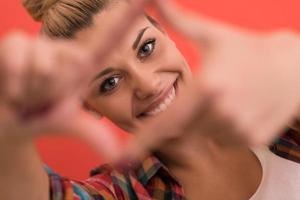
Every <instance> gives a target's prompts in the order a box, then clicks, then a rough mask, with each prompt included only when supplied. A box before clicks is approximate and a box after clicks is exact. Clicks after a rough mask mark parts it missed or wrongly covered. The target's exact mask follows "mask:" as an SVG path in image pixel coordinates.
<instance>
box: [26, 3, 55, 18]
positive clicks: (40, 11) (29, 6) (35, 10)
mask: <svg viewBox="0 0 300 200" xmlns="http://www.w3.org/2000/svg"><path fill="white" fill-rule="evenodd" d="M57 1H58V0H22V3H23V6H24V7H25V8H26V10H27V11H28V13H29V14H30V15H31V16H32V17H33V19H34V20H35V21H42V20H43V16H44V15H45V14H46V13H47V12H48V10H49V9H50V8H51V7H52V6H53V5H54V4H55V3H56V2H57Z"/></svg>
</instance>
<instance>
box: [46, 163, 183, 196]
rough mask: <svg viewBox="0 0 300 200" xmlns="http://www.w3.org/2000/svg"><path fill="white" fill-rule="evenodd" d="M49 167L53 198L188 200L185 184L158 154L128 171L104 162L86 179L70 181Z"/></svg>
mask: <svg viewBox="0 0 300 200" xmlns="http://www.w3.org/2000/svg"><path fill="white" fill-rule="evenodd" d="M46 169H47V171H48V174H49V177H50V193H51V194H50V199H51V200H135V199H136V200H138V199H139V200H153V199H154V200H162V199H169V200H184V199H185V198H184V195H183V189H182V187H181V186H180V185H179V183H178V182H177V181H176V179H175V178H174V177H173V176H172V175H171V174H170V173H169V171H168V170H167V168H166V167H165V166H164V165H163V164H162V163H161V162H160V161H159V160H158V159H157V158H156V157H149V158H148V159H146V160H145V161H144V162H143V163H142V164H140V166H139V167H138V168H137V170H135V171H129V172H128V173H120V172H118V171H117V170H115V169H113V168H112V167H111V166H110V165H103V166H101V167H98V168H96V169H95V170H93V171H92V172H91V177H90V178H88V179H87V180H85V181H72V180H68V179H66V178H63V177H60V176H59V175H58V174H56V173H54V172H52V171H51V170H50V169H49V168H47V167H46Z"/></svg>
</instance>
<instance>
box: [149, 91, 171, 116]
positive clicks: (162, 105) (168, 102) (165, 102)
mask: <svg viewBox="0 0 300 200" xmlns="http://www.w3.org/2000/svg"><path fill="white" fill-rule="evenodd" d="M174 99H175V88H174V87H173V88H172V89H171V91H170V93H169V95H168V96H167V97H166V98H165V99H164V100H163V102H162V103H160V104H159V105H158V106H157V107H156V108H154V109H152V110H151V111H149V112H147V113H146V115H150V116H154V115H157V114H159V113H161V112H163V111H165V110H166V109H167V108H168V107H169V106H170V105H171V104H172V103H173V101H174Z"/></svg>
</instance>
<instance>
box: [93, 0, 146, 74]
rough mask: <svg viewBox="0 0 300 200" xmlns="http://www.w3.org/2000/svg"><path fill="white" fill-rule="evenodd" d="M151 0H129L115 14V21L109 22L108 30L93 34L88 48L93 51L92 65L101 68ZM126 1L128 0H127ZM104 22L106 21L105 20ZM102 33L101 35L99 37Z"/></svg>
mask: <svg viewBox="0 0 300 200" xmlns="http://www.w3.org/2000/svg"><path fill="white" fill-rule="evenodd" d="M149 1H150V0H131V1H129V3H128V2H127V6H124V9H123V10H122V11H120V12H118V13H116V16H113V18H114V19H115V20H114V21H113V23H111V21H110V22H107V23H109V24H108V25H109V26H108V27H109V28H107V29H106V30H103V29H102V30H99V32H96V33H95V34H94V35H93V36H91V40H90V43H88V49H89V51H90V52H91V53H90V55H91V60H92V65H93V66H94V67H97V68H98V70H99V63H103V62H105V59H107V58H108V55H109V54H110V52H111V51H112V50H113V49H114V48H115V47H116V45H118V44H119V42H120V41H121V40H122V39H123V38H124V37H125V36H126V34H124V33H126V30H128V29H129V28H130V27H131V26H132V25H133V24H134V23H133V22H134V21H135V20H136V19H137V17H138V16H140V15H141V14H142V13H143V11H144V10H143V8H144V6H145V5H146V4H147V3H148V2H149ZM125 3H126V1H125ZM103 23H106V22H105V21H104V22H103ZM99 35H100V37H99Z"/></svg>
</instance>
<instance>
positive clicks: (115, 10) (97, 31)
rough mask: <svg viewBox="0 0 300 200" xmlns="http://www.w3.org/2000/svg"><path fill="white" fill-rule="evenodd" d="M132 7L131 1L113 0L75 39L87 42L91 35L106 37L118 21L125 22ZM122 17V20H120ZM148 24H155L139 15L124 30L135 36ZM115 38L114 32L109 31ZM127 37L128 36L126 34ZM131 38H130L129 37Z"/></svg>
mask: <svg viewBox="0 0 300 200" xmlns="http://www.w3.org/2000/svg"><path fill="white" fill-rule="evenodd" d="M129 7H130V3H128V2H127V1H112V2H111V3H109V5H108V6H107V7H106V8H105V9H103V10H101V11H100V12H99V13H98V14H97V15H95V16H94V18H93V23H92V25H91V26H90V27H88V28H86V29H84V30H82V31H79V32H78V33H77V34H76V35H75V39H76V40H77V41H78V42H80V43H86V42H88V41H90V38H91V36H96V37H97V38H105V36H106V34H107V32H108V31H109V30H110V29H111V28H112V27H113V26H115V25H117V24H116V22H117V21H121V22H122V23H123V22H125V21H124V20H126V19H124V18H126V17H124V13H125V12H126V10H127V9H128V8H129ZM120 19H121V20H120ZM146 26H153V25H152V24H151V23H150V22H149V20H147V18H146V17H145V16H143V15H141V16H140V17H138V18H137V19H136V20H135V21H134V22H133V23H132V24H130V27H129V28H128V29H127V30H126V32H124V34H127V35H128V36H129V37H130V36H131V37H133V36H132V35H133V34H137V33H138V32H139V31H140V30H141V29H143V28H144V27H146ZM109 34H110V36H111V38H112V39H113V34H114V33H109ZM125 38H126V36H125ZM127 39H129V38H127Z"/></svg>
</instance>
